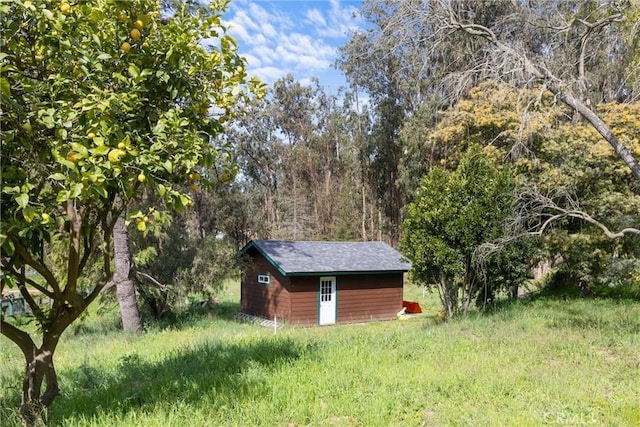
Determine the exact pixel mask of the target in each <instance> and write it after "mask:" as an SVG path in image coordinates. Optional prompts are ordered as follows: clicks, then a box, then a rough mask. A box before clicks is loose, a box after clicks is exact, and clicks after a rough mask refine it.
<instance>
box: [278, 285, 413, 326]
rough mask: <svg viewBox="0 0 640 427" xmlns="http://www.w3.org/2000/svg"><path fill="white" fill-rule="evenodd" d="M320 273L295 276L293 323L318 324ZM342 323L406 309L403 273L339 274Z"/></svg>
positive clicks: (382, 317) (385, 316)
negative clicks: (403, 295) (403, 307)
mask: <svg viewBox="0 0 640 427" xmlns="http://www.w3.org/2000/svg"><path fill="white" fill-rule="evenodd" d="M319 283H320V277H319V276H317V277H311V276H310V277H293V278H292V279H291V286H290V291H291V293H290V294H289V295H290V301H291V316H290V320H289V322H290V323H293V324H300V325H315V324H318V287H319ZM336 284H337V290H338V319H337V321H338V323H355V322H368V321H372V320H391V319H395V318H396V314H397V313H398V311H400V310H401V309H402V285H403V277H402V274H401V273H397V274H377V275H373V274H372V275H347V276H336Z"/></svg>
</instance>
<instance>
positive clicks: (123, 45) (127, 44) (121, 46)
mask: <svg viewBox="0 0 640 427" xmlns="http://www.w3.org/2000/svg"><path fill="white" fill-rule="evenodd" d="M120 49H122V50H123V51H124V53H127V52H129V50H130V49H131V45H130V44H129V43H127V42H124V43H122V44H121V45H120Z"/></svg>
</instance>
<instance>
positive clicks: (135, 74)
mask: <svg viewBox="0 0 640 427" xmlns="http://www.w3.org/2000/svg"><path fill="white" fill-rule="evenodd" d="M127 71H129V74H130V75H131V77H133V78H134V79H137V78H138V76H140V68H138V67H137V66H136V64H130V65H129V68H128V69H127Z"/></svg>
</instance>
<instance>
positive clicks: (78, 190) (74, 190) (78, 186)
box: [69, 182, 84, 199]
mask: <svg viewBox="0 0 640 427" xmlns="http://www.w3.org/2000/svg"><path fill="white" fill-rule="evenodd" d="M83 188H84V185H83V184H82V183H81V182H76V183H75V184H73V186H71V192H70V194H69V198H70V199H75V198H77V197H78V196H80V194H82V189H83Z"/></svg>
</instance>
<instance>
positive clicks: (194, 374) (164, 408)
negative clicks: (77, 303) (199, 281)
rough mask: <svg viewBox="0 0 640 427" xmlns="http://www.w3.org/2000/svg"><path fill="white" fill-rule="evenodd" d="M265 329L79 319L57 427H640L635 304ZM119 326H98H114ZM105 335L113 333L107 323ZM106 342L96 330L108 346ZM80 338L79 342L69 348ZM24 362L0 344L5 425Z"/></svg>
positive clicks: (51, 416) (63, 376) (540, 301)
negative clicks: (123, 329) (124, 326)
mask: <svg viewBox="0 0 640 427" xmlns="http://www.w3.org/2000/svg"><path fill="white" fill-rule="evenodd" d="M405 294H406V295H407V296H406V299H412V300H418V301H420V302H421V304H422V305H423V307H424V308H426V309H427V311H428V313H427V315H425V316H424V317H420V318H414V319H411V320H407V321H391V322H379V323H372V324H366V325H347V326H333V327H322V328H318V327H316V328H295V327H284V328H282V329H281V330H279V331H278V333H277V334H275V335H274V332H273V330H271V329H266V328H262V327H260V326H256V325H249V324H240V323H237V322H235V321H233V320H232V319H231V317H232V313H233V312H235V311H236V310H237V308H238V305H237V301H238V300H239V297H238V289H237V286H236V287H231V289H229V291H227V293H226V295H224V297H223V303H222V304H221V306H220V307H219V308H218V309H217V311H213V312H211V313H209V315H205V316H201V317H193V318H189V319H185V320H183V321H182V322H181V323H179V324H177V325H174V326H173V327H168V328H164V329H160V328H155V329H150V330H148V331H146V332H145V333H144V334H143V335H142V336H141V337H123V336H122V335H121V334H119V333H118V332H117V331H113V330H111V331H109V329H110V328H109V327H106V326H105V325H108V324H110V322H108V321H107V322H105V321H104V320H98V319H97V318H96V317H95V316H93V317H92V316H90V317H89V319H87V320H85V324H84V325H83V327H81V328H75V331H69V332H70V333H69V334H68V335H67V336H66V337H65V338H64V339H63V341H62V343H61V345H60V347H59V349H58V352H57V359H56V362H57V371H58V374H59V379H60V385H61V389H62V393H61V396H60V397H58V399H57V400H56V401H55V402H54V404H53V406H52V407H51V409H50V410H49V413H48V422H49V424H50V425H53V426H185V425H187V426H192V427H195V426H287V427H292V426H307V425H311V426H326V425H328V426H449V425H456V426H460V425H469V426H541V425H571V426H574V425H598V426H602V425H605V426H638V425H640V303H639V302H637V301H636V302H632V301H629V300H604V299H597V300H595V299H589V300H586V299H577V300H572V299H569V300H564V299H563V298H553V297H547V298H545V297H537V298H525V299H523V300H521V301H518V302H516V303H514V304H510V305H505V306H503V307H501V308H499V309H496V310H495V311H494V312H492V313H491V314H485V315H478V314H476V315H471V316H469V317H468V318H466V319H463V320H459V321H453V322H449V323H439V322H437V321H436V320H435V319H434V316H433V314H435V311H436V310H437V307H438V305H437V301H435V300H434V298H433V296H427V298H426V299H423V297H422V295H421V293H420V291H419V290H416V289H411V288H409V289H407V290H406V291H405ZM116 314H117V313H116V312H111V313H107V314H103V316H104V317H106V318H107V319H109V316H111V318H113V316H115V315H116ZM111 323H112V322H111ZM105 329H106V330H107V331H106V332H105ZM74 332H75V334H74ZM22 364H23V360H22V357H21V355H20V354H19V352H18V350H17V347H15V345H13V344H12V343H11V342H9V341H8V340H7V339H6V338H4V337H0V381H1V383H0V407H1V408H2V409H1V411H0V417H2V418H0V425H1V426H2V427H7V426H12V425H17V424H18V421H17V418H16V416H15V411H14V409H12V408H16V407H17V406H18V403H19V387H20V378H21V374H22V369H23V367H22Z"/></svg>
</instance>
